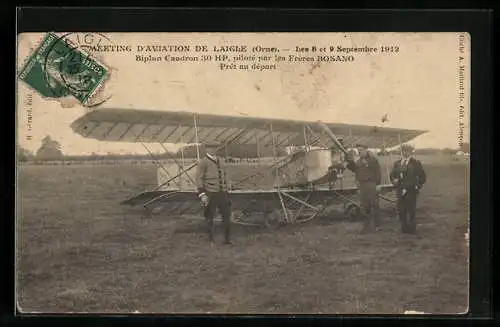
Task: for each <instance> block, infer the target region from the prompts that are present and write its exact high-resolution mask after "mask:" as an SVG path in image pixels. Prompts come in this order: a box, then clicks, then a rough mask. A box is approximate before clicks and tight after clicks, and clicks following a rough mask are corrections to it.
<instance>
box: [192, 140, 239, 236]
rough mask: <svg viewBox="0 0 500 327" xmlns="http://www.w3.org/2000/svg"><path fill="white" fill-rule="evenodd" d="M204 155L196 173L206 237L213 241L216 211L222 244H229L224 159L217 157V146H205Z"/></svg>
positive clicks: (228, 213)
mask: <svg viewBox="0 0 500 327" xmlns="http://www.w3.org/2000/svg"><path fill="white" fill-rule="evenodd" d="M205 150H206V155H205V156H204V157H203V158H201V159H200V162H199V164H198V170H197V172H196V184H197V188H198V197H199V199H200V201H201V202H202V204H203V206H204V207H205V211H204V216H205V218H206V220H207V222H208V236H209V240H210V242H213V241H214V216H215V213H216V210H219V213H220V214H221V216H222V220H223V225H224V236H225V242H224V244H231V240H230V233H231V204H230V200H229V196H228V178H227V171H226V163H225V160H224V158H222V157H221V156H219V155H218V153H217V146H213V145H208V146H205Z"/></svg>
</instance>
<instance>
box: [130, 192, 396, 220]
mask: <svg viewBox="0 0 500 327" xmlns="http://www.w3.org/2000/svg"><path fill="white" fill-rule="evenodd" d="M392 190H394V186H393V185H382V186H381V194H384V193H388V192H391V191H392ZM357 193H358V189H357V188H356V187H349V188H342V189H330V188H327V187H321V188H314V189H310V188H293V189H269V190H258V191H256V190H233V191H231V193H230V200H231V209H232V211H233V212H239V213H246V214H255V213H257V214H268V213H271V212H273V211H275V210H276V208H280V207H285V208H287V211H289V213H290V215H292V214H297V216H299V215H300V213H297V211H302V214H304V215H311V214H313V213H315V212H317V213H320V212H321V211H323V210H324V209H325V208H326V207H328V206H331V205H334V204H338V203H342V204H344V205H346V204H347V203H355V202H354V200H353V199H354V196H355V195H356V194H357ZM381 196H383V195H381ZM383 199H384V198H383ZM122 204H127V205H143V206H145V207H149V208H151V209H153V208H161V212H162V214H163V215H165V216H166V217H168V216H184V215H191V216H196V217H198V218H203V215H202V211H203V207H202V206H201V203H200V201H199V199H198V197H197V194H196V193H195V192H189V191H153V192H144V193H141V194H139V195H138V196H136V197H134V198H131V199H128V200H126V201H124V202H122Z"/></svg>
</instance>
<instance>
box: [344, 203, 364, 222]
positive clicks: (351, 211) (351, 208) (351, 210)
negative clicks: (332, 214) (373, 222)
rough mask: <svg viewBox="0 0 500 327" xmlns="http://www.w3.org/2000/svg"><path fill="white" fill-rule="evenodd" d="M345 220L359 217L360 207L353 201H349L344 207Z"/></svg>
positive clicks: (355, 219)
mask: <svg viewBox="0 0 500 327" xmlns="http://www.w3.org/2000/svg"><path fill="white" fill-rule="evenodd" d="M345 217H346V220H347V221H358V220H359V219H360V218H361V208H360V207H359V206H358V205H357V204H355V203H349V204H347V205H346V207H345Z"/></svg>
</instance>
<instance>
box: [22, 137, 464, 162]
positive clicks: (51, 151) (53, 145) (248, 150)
mask: <svg viewBox="0 0 500 327" xmlns="http://www.w3.org/2000/svg"><path fill="white" fill-rule="evenodd" d="M469 150H470V149H469V143H464V144H463V145H462V146H461V147H460V148H458V149H451V148H444V149H437V148H419V149H416V150H415V154H437V153H443V154H455V153H456V152H457V151H462V152H467V153H468V152H469ZM222 152H226V155H227V156H228V157H232V158H258V157H259V155H260V156H261V157H273V156H275V155H276V156H284V155H286V154H287V153H286V151H285V150H284V149H277V150H276V153H275V152H274V151H273V149H272V147H263V148H259V149H257V147H256V146H255V145H237V146H236V145H235V146H229V147H228V148H227V149H226V150H225V151H224V150H223V151H222ZM379 154H382V155H383V154H399V149H395V150H392V151H390V152H388V151H385V152H384V153H382V152H381V153H379ZM198 155H200V156H203V155H205V149H204V147H203V146H202V145H200V146H199V147H198V149H197V147H196V145H188V146H186V147H184V148H183V149H182V151H181V149H179V150H178V151H175V152H164V153H159V154H153V156H151V155H150V154H113V153H108V154H96V153H92V154H90V155H65V154H64V153H63V151H62V150H61V144H60V143H59V142H58V141H56V140H53V139H52V138H51V137H50V135H47V136H46V137H44V138H43V139H42V142H41V145H40V148H39V149H38V150H37V151H36V152H35V153H32V152H31V151H29V150H27V149H24V148H22V147H21V146H20V145H17V159H18V161H20V162H25V161H46V160H67V161H70V160H89V161H92V160H128V159H135V160H151V159H155V160H165V159H170V158H172V157H173V158H175V159H181V158H185V159H194V158H197V157H198Z"/></svg>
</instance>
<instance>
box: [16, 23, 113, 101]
mask: <svg viewBox="0 0 500 327" xmlns="http://www.w3.org/2000/svg"><path fill="white" fill-rule="evenodd" d="M68 35H69V34H66V35H64V36H58V35H56V34H55V33H52V32H51V33H47V35H45V37H44V38H43V40H42V42H41V43H40V45H39V46H38V47H37V48H36V50H35V51H34V52H33V53H32V54H31V55H30V56H29V58H28V60H27V61H26V63H25V64H24V66H23V68H22V70H21V73H20V75H19V77H20V79H21V80H23V81H24V82H25V83H27V84H28V85H29V86H30V87H31V88H32V89H34V90H35V91H37V92H38V93H39V94H40V95H41V96H43V97H46V98H60V97H65V96H73V97H75V98H76V99H78V101H79V102H80V103H81V104H83V105H86V104H87V103H88V102H89V100H90V99H91V98H92V96H93V95H94V94H95V93H96V92H97V91H98V90H99V88H100V87H101V85H102V84H103V82H104V81H105V80H106V79H107V78H108V77H109V70H108V69H107V68H106V67H105V66H104V65H103V64H101V63H100V62H98V61H97V60H96V59H95V58H92V57H91V56H90V55H88V54H87V53H86V52H85V51H83V50H82V49H80V48H79V47H78V46H77V45H76V44H75V43H74V42H72V41H71V40H70V39H69V38H68V37H67V36H68Z"/></svg>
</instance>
